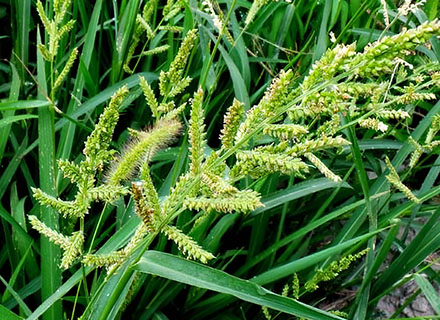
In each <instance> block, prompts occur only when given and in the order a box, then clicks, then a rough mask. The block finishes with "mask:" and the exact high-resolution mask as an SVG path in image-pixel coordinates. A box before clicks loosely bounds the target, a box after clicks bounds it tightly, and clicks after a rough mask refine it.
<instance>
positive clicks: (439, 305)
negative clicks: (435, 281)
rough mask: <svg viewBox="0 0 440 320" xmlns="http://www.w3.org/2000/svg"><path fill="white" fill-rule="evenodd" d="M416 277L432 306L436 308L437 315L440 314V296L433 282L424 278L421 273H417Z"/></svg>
mask: <svg viewBox="0 0 440 320" xmlns="http://www.w3.org/2000/svg"><path fill="white" fill-rule="evenodd" d="M414 279H415V280H416V282H417V284H418V285H419V287H420V289H422V292H423V294H424V295H425V297H426V299H427V300H428V301H429V303H430V304H431V306H432V308H433V309H434V310H435V312H436V313H437V315H439V314H440V297H439V295H438V293H437V291H436V290H435V289H434V287H433V286H432V284H431V283H429V281H428V280H427V279H426V278H424V277H423V276H422V275H420V274H415V275H414Z"/></svg>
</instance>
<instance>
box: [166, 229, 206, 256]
mask: <svg viewBox="0 0 440 320" xmlns="http://www.w3.org/2000/svg"><path fill="white" fill-rule="evenodd" d="M163 232H164V233H165V234H166V235H167V237H168V239H170V240H172V241H174V243H175V244H177V246H178V247H179V250H180V251H182V253H183V254H185V255H186V256H187V257H188V258H189V259H194V260H199V261H200V262H202V263H208V261H209V260H212V259H214V258H215V257H214V255H213V254H212V253H210V252H208V251H206V250H204V249H203V248H202V247H201V246H200V245H199V244H197V242H195V241H194V239H192V238H191V237H190V236H188V235H186V234H184V233H183V232H182V231H181V230H179V229H178V228H176V227H173V226H165V227H164V229H163Z"/></svg>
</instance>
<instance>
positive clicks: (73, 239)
mask: <svg viewBox="0 0 440 320" xmlns="http://www.w3.org/2000/svg"><path fill="white" fill-rule="evenodd" d="M28 219H29V221H30V223H31V225H32V228H34V229H35V230H37V231H38V232H39V233H41V234H42V235H44V236H45V237H47V238H48V239H49V241H51V242H52V243H54V244H56V245H58V246H60V247H61V248H62V249H63V250H64V253H63V257H62V259H61V265H60V266H61V267H62V268H64V269H68V268H69V267H70V266H71V265H72V264H73V263H74V262H75V260H76V259H77V258H78V257H79V256H80V255H81V254H82V246H83V243H84V235H83V233H82V232H81V231H77V232H74V233H73V234H72V235H71V236H70V237H66V236H65V235H63V234H61V233H59V232H57V231H55V230H53V229H51V228H49V227H48V226H46V224H44V223H43V222H41V221H40V220H38V218H37V217H36V216H29V218H28Z"/></svg>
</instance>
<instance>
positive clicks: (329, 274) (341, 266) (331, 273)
mask: <svg viewBox="0 0 440 320" xmlns="http://www.w3.org/2000/svg"><path fill="white" fill-rule="evenodd" d="M368 250H369V249H365V250H362V251H360V252H358V253H356V254H354V255H351V254H349V255H347V256H345V257H343V258H341V259H339V260H338V261H333V262H332V263H331V264H330V265H329V266H328V267H327V268H326V269H325V270H317V271H316V273H315V274H314V275H313V278H312V279H310V280H309V281H307V282H306V283H305V284H304V288H305V289H306V290H307V291H315V290H316V289H318V288H319V286H318V283H320V282H322V281H330V280H333V279H335V278H336V277H337V276H338V275H339V273H341V272H342V271H344V270H347V269H348V268H349V267H350V265H351V264H352V263H353V262H354V261H356V260H358V259H360V258H361V257H362V256H364V255H365V254H366V253H367V252H368Z"/></svg>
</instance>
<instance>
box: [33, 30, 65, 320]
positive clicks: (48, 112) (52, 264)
mask: <svg viewBox="0 0 440 320" xmlns="http://www.w3.org/2000/svg"><path fill="white" fill-rule="evenodd" d="M37 41H38V42H40V35H39V33H38V34H37ZM37 71H38V74H37V79H38V82H39V84H40V86H41V87H42V88H43V91H47V88H45V84H46V73H45V63H44V60H43V57H42V55H41V53H40V51H39V50H37ZM38 98H39V99H44V96H43V95H42V94H41V93H39V96H38ZM38 142H39V148H38V159H39V173H40V189H41V190H42V191H43V192H45V193H46V194H48V195H51V196H56V195H57V191H56V189H55V127H54V110H53V108H52V107H42V108H39V109H38ZM58 218H59V215H58V213H57V212H55V211H54V210H53V209H51V208H48V207H44V206H42V207H41V208H40V219H41V221H42V222H44V223H45V224H46V225H47V226H48V227H50V228H53V229H54V230H58V228H59V224H58ZM40 252H41V277H42V286H41V296H42V299H43V300H45V299H46V298H48V297H50V296H51V295H52V294H53V293H54V292H55V291H56V290H57V289H58V288H59V287H60V285H61V270H60V268H59V265H60V248H59V247H58V246H57V245H55V244H53V243H51V242H50V241H49V239H47V238H46V237H41V242H40ZM61 317H62V305H61V301H58V302H57V303H55V304H54V305H53V306H52V307H51V308H50V309H49V310H48V311H47V312H46V313H45V314H44V315H43V319H44V320H46V319H47V320H49V319H61Z"/></svg>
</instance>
